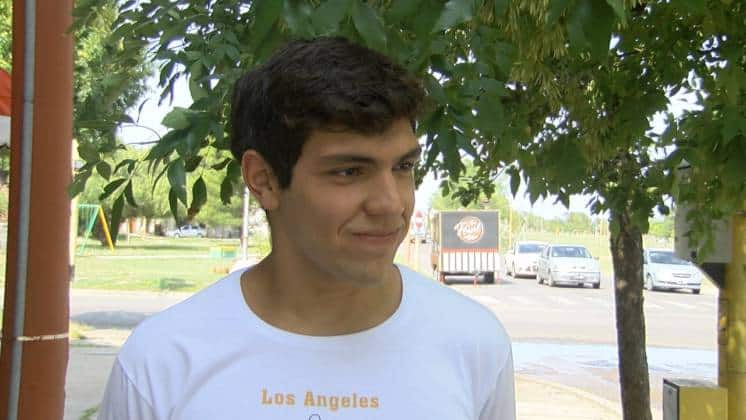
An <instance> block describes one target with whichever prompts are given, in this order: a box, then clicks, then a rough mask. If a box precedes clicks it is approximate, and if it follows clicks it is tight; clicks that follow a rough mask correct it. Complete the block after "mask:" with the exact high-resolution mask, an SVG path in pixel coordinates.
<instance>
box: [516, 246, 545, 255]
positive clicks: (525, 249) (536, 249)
mask: <svg viewBox="0 0 746 420" xmlns="http://www.w3.org/2000/svg"><path fill="white" fill-rule="evenodd" d="M543 249H544V246H543V245H539V244H520V245H518V253H519V254H539V253H541V251H542V250H543Z"/></svg>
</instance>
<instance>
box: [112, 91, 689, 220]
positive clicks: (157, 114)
mask: <svg viewBox="0 0 746 420" xmlns="http://www.w3.org/2000/svg"><path fill="white" fill-rule="evenodd" d="M155 83H156V81H155V79H151V80H150V81H149V89H150V95H149V96H150V97H151V98H149V99H147V100H146V103H145V105H144V106H143V108H142V112H141V113H140V115H139V118H138V115H131V116H132V117H133V119H135V120H136V121H137V123H138V124H139V125H142V126H144V127H147V128H142V127H124V128H122V129H120V132H119V136H120V137H121V138H122V140H123V141H124V142H125V143H128V144H137V143H149V142H154V141H156V140H157V139H158V135H156V133H154V132H153V131H155V132H157V133H158V134H159V135H163V134H165V133H166V131H167V130H166V127H163V126H162V125H161V120H162V119H163V117H164V116H165V115H166V114H167V113H168V112H169V111H170V110H171V109H173V107H176V106H180V107H184V108H186V107H189V105H190V104H191V102H192V99H191V96H190V94H189V89H188V87H187V84H186V82H185V81H184V79H183V78H182V79H179V81H178V82H177V83H176V85H175V88H174V99H173V102H171V103H169V102H168V101H166V102H164V103H163V104H161V105H160V106H159V105H158V97H159V94H158V92H159V89H157V87H156V85H155ZM670 99H671V106H670V111H671V112H673V113H674V114H676V115H678V114H680V113H681V112H683V110H685V109H691V108H693V105H692V102H693V101H694V99H693V97H692V96H691V95H685V94H681V95H677V96H676V97H673V98H670ZM135 112H136V110H135ZM663 121H664V119H663V115H659V116H657V117H656V118H654V121H653V131H655V132H660V131H662V130H663V128H664V127H665V125H664V124H663ZM438 184H439V183H438V182H437V181H436V180H435V179H433V177H432V176H430V175H428V176H427V177H426V178H425V180H424V181H423V183H422V185H421V186H420V188H419V189H418V190H417V192H416V197H415V203H416V204H415V206H416V208H417V209H420V210H423V211H427V210H428V207H429V203H430V198H431V197H432V195H433V193H434V192H435V191H436V190H437V189H438ZM525 187H526V186H525V185H524V184H521V187H520V188H519V191H518V194H516V197H515V198H513V197H509V199H510V201H511V203H512V205H513V208H515V209H517V210H518V211H522V212H527V213H532V214H535V215H537V216H541V217H543V218H546V219H557V218H563V217H564V216H565V215H566V214H567V213H568V212H581V213H585V214H588V215H590V211H589V210H588V208H587V207H586V204H587V203H588V201H589V200H590V196H573V197H571V199H570V209H569V210H568V209H567V208H565V206H563V205H561V204H554V201H555V198H551V197H550V198H549V199H547V200H541V199H540V200H539V201H537V202H536V203H534V204H533V205H531V202H530V201H529V199H528V197H527V196H526V188H525Z"/></svg>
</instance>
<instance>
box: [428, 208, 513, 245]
mask: <svg viewBox="0 0 746 420" xmlns="http://www.w3.org/2000/svg"><path fill="white" fill-rule="evenodd" d="M497 215H498V212H497V211H451V212H442V213H440V227H441V231H440V235H441V241H442V242H441V247H442V248H444V249H445V248H460V249H477V248H480V249H497V244H498V239H499V238H498V226H499V222H498V217H497Z"/></svg>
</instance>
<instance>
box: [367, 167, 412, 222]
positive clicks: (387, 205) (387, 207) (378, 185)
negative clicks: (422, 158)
mask: <svg viewBox="0 0 746 420" xmlns="http://www.w3.org/2000/svg"><path fill="white" fill-rule="evenodd" d="M400 184H401V181H400V180H398V179H397V178H396V176H395V175H394V174H393V173H391V172H388V173H383V174H381V175H379V176H377V177H375V179H374V182H371V184H370V186H369V190H368V198H367V200H366V202H365V210H366V212H367V213H368V214H370V215H400V214H402V213H404V196H403V194H404V188H403V186H402V185H400Z"/></svg>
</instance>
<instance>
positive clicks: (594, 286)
mask: <svg viewBox="0 0 746 420" xmlns="http://www.w3.org/2000/svg"><path fill="white" fill-rule="evenodd" d="M593 288H594V289H600V288H601V282H598V283H593Z"/></svg>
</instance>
